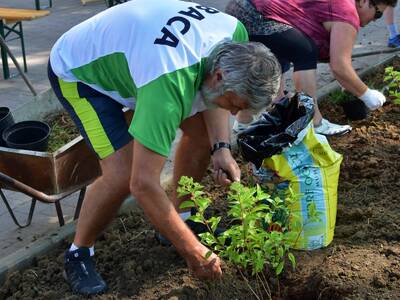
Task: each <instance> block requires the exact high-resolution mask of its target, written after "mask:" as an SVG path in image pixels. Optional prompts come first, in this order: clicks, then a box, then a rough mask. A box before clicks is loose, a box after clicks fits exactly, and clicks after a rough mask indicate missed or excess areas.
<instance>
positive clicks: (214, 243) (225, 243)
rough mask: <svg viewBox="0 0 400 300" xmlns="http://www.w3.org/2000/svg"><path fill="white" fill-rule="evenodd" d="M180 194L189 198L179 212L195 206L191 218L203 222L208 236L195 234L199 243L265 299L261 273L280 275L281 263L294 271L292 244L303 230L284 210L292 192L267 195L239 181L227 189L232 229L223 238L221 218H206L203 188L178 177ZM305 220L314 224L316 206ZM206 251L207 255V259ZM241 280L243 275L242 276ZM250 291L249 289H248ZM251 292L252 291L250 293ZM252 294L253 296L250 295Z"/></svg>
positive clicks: (288, 212) (297, 219)
mask: <svg viewBox="0 0 400 300" xmlns="http://www.w3.org/2000/svg"><path fill="white" fill-rule="evenodd" d="M177 191H178V194H179V196H186V195H190V200H187V201H184V202H183V203H182V204H181V206H180V207H181V208H192V207H194V208H196V211H197V213H196V214H195V215H192V216H191V217H190V219H191V220H193V221H195V222H199V223H202V224H204V225H205V226H206V227H207V228H208V232H206V233H202V234H200V238H201V242H202V243H204V244H205V245H206V246H208V247H209V248H210V249H211V251H213V252H215V253H216V254H218V255H219V256H220V257H221V258H223V259H225V260H226V261H228V262H229V263H231V264H232V265H234V266H236V267H238V270H239V271H240V273H241V274H242V275H243V271H245V272H246V270H250V271H251V275H252V276H254V277H256V279H259V281H261V283H262V284H263V286H264V290H265V291H266V292H267V294H268V295H269V296H270V292H269V288H267V287H266V286H265V284H266V280H265V278H264V280H261V277H264V275H263V273H262V272H263V271H264V270H266V269H267V268H270V269H272V270H273V271H274V272H275V274H276V275H279V274H281V273H282V271H283V269H284V266H285V261H286V260H289V261H290V263H291V265H292V267H293V268H295V266H296V260H295V257H294V255H293V253H292V252H290V248H291V247H292V246H293V245H294V244H295V243H296V242H297V240H298V238H299V236H300V233H301V231H302V226H301V222H300V221H299V216H297V215H295V214H293V213H291V211H290V209H289V207H290V206H291V205H292V204H293V203H294V202H295V201H296V200H297V199H298V197H299V196H298V195H294V194H293V193H292V192H290V191H289V192H286V193H283V192H282V191H281V192H278V193H277V194H276V195H273V196H271V194H268V193H266V192H265V191H264V190H263V189H262V188H261V187H260V186H259V185H256V186H254V187H245V186H243V185H242V184H241V183H239V182H234V183H233V184H232V185H231V186H230V191H229V193H228V206H229V211H228V217H229V218H230V219H231V220H232V221H233V225H232V226H231V227H230V228H229V229H227V230H226V231H225V232H224V233H223V234H221V235H219V236H216V235H215V230H216V228H217V227H218V225H219V223H220V221H221V217H216V216H213V217H210V218H206V217H205V211H206V209H207V207H208V206H209V205H210V204H211V199H210V198H209V197H207V195H206V194H205V192H203V186H202V185H201V184H199V183H197V182H194V181H193V179H192V178H189V177H185V176H183V177H182V178H181V179H180V181H179V187H178V190H177ZM308 210H309V211H308V213H309V217H310V220H309V221H310V222H315V221H318V212H317V210H316V207H315V204H314V203H311V204H310V205H309V208H308ZM211 251H210V252H209V253H208V254H207V256H209V255H211ZM243 276H244V275H243ZM249 287H250V286H249ZM252 291H253V290H252ZM253 293H254V294H255V295H256V296H257V293H255V292H254V291H253Z"/></svg>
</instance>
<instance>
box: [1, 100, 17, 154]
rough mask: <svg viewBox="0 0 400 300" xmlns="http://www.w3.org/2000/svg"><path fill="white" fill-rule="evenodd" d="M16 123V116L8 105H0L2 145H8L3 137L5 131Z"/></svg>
mask: <svg viewBox="0 0 400 300" xmlns="http://www.w3.org/2000/svg"><path fill="white" fill-rule="evenodd" d="M13 124H14V118H13V116H12V114H11V111H10V109H9V108H8V107H0V146H2V147H3V146H6V142H5V141H4V140H3V138H2V134H3V131H4V130H5V129H6V128H8V127H10V126H11V125H13Z"/></svg>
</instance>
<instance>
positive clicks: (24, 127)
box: [3, 121, 50, 152]
mask: <svg viewBox="0 0 400 300" xmlns="http://www.w3.org/2000/svg"><path fill="white" fill-rule="evenodd" d="M49 136H50V126H49V125H48V124H47V123H44V122H40V121H23V122H19V123H15V124H14V125H12V126H10V127H8V128H7V129H5V130H4V131H3V139H4V141H5V142H6V144H7V147H10V148H15V149H25V150H33V151H42V152H44V151H46V150H47V146H48V142H49Z"/></svg>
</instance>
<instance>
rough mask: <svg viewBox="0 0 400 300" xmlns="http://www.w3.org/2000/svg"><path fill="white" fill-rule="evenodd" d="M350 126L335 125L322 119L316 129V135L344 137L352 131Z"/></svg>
mask: <svg viewBox="0 0 400 300" xmlns="http://www.w3.org/2000/svg"><path fill="white" fill-rule="evenodd" d="M351 129H352V128H351V126H350V125H339V124H333V123H331V122H329V121H328V120H326V119H322V121H321V124H320V125H319V126H318V127H314V130H315V133H318V134H322V135H325V136H333V135H344V134H346V133H349V132H350V131H351Z"/></svg>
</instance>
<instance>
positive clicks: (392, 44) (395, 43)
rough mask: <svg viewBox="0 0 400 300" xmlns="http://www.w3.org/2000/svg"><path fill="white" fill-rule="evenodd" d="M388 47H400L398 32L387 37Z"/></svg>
mask: <svg viewBox="0 0 400 300" xmlns="http://www.w3.org/2000/svg"><path fill="white" fill-rule="evenodd" d="M388 47H390V48H400V34H398V35H396V36H395V37H392V38H389V39H388Z"/></svg>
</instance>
